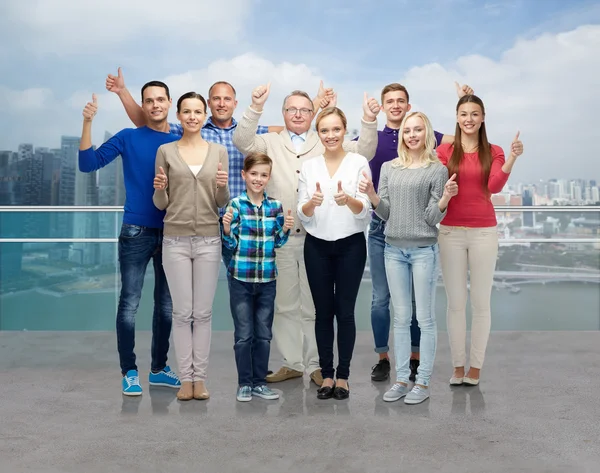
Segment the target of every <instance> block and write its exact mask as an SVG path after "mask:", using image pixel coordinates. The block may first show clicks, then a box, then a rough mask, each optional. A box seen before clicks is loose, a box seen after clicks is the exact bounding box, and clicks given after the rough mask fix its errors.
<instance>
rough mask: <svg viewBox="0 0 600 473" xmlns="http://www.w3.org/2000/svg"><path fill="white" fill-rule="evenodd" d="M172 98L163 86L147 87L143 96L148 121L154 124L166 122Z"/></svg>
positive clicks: (143, 108) (143, 107)
mask: <svg viewBox="0 0 600 473" xmlns="http://www.w3.org/2000/svg"><path fill="white" fill-rule="evenodd" d="M170 108H171V99H170V98H169V97H168V96H167V91H166V90H165V89H164V88H163V87H154V86H151V87H147V88H146V89H145V90H144V95H143V97H142V110H143V111H144V113H145V114H146V118H147V121H148V122H149V123H153V124H155V125H156V124H159V123H160V122H164V121H166V119H167V116H168V115H169V109H170Z"/></svg>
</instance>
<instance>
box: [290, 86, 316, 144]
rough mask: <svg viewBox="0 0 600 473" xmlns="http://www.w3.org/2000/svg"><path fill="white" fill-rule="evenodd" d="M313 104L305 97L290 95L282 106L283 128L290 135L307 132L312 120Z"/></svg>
mask: <svg viewBox="0 0 600 473" xmlns="http://www.w3.org/2000/svg"><path fill="white" fill-rule="evenodd" d="M313 114H314V112H313V104H312V102H311V101H310V100H309V99H307V98H306V97H302V96H300V95H292V96H291V97H288V99H287V100H286V101H285V104H284V106H283V121H284V122H285V127H286V128H287V129H288V130H289V131H291V132H292V133H296V134H297V135H301V134H302V133H304V132H306V131H308V129H309V128H310V122H311V121H312V119H313Z"/></svg>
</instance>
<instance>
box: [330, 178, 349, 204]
mask: <svg viewBox="0 0 600 473" xmlns="http://www.w3.org/2000/svg"><path fill="white" fill-rule="evenodd" d="M333 200H335V203H336V204H338V205H346V204H347V203H348V194H346V193H345V192H344V189H343V188H342V181H338V188H337V192H336V193H335V194H334V195H333Z"/></svg>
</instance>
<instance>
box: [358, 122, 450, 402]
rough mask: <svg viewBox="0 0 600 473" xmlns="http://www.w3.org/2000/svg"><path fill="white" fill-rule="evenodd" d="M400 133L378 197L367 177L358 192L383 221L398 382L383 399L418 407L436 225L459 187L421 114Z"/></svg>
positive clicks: (429, 356) (427, 362)
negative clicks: (416, 358)
mask: <svg viewBox="0 0 600 473" xmlns="http://www.w3.org/2000/svg"><path fill="white" fill-rule="evenodd" d="M400 131H401V133H402V139H401V140H400V144H399V146H398V157H397V158H396V159H394V160H392V161H389V162H387V163H385V164H384V165H383V166H382V168H381V177H380V180H379V195H377V193H376V192H375V190H374V188H373V183H372V182H371V181H370V179H368V177H367V176H366V175H365V176H363V181H362V182H361V187H360V190H361V192H364V193H366V194H367V195H368V196H369V199H370V200H371V203H372V205H373V207H374V209H375V213H376V214H377V216H379V217H380V218H381V219H382V220H385V221H386V222H387V224H386V229H385V241H386V245H385V272H386V276H387V279H388V283H389V287H390V294H391V298H392V307H393V309H394V354H395V358H396V383H395V384H394V385H393V386H392V388H391V389H390V390H389V391H387V392H386V393H385V394H384V396H383V400H384V401H397V400H399V399H401V398H403V397H404V402H405V403H406V404H419V403H420V402H423V401H425V400H426V399H427V398H428V397H429V382H430V378H431V373H432V370H433V361H434V359H435V351H436V344H437V325H436V320H435V292H436V285H437V281H438V274H439V249H438V243H437V237H438V230H437V227H436V225H437V224H438V223H440V222H441V220H442V218H443V217H444V215H445V213H446V208H447V207H448V202H449V201H450V199H451V198H452V196H453V195H456V194H457V193H458V185H457V184H456V182H455V181H454V179H455V178H456V175H453V176H452V177H451V178H450V179H448V170H447V169H446V167H445V166H444V165H442V164H441V163H440V161H439V160H438V158H437V156H436V154H435V151H434V147H435V136H434V133H433V128H432V127H431V123H430V122H429V120H428V119H427V117H426V116H425V115H424V114H423V113H421V112H413V113H410V114H408V115H406V117H405V118H404V121H403V122H402V125H401V127H400ZM411 275H412V278H411ZM411 279H412V281H413V282H411ZM412 283H414V286H415V302H416V308H417V321H418V323H419V327H420V329H421V350H420V351H421V362H420V365H419V369H418V372H417V379H416V382H415V385H414V387H413V388H412V390H411V389H409V387H408V382H409V376H410V367H409V363H410V351H411V342H410V323H411V313H412V303H411V284H412Z"/></svg>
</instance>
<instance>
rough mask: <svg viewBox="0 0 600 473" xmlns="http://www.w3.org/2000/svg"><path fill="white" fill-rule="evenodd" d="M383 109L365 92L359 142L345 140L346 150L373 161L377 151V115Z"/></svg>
mask: <svg viewBox="0 0 600 473" xmlns="http://www.w3.org/2000/svg"><path fill="white" fill-rule="evenodd" d="M380 110H381V107H380V106H379V104H378V103H377V100H376V99H374V98H372V97H371V98H368V95H367V93H366V92H365V95H364V98H363V117H362V120H361V131H360V135H359V137H358V140H356V141H353V140H345V141H344V150H346V151H349V152H353V153H358V154H360V155H361V156H364V157H365V158H367V159H368V160H371V159H373V157H374V156H375V152H376V151H377V114H378V113H379V111H380Z"/></svg>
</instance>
